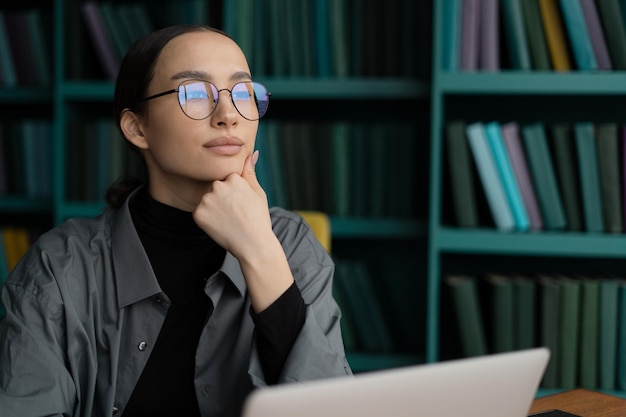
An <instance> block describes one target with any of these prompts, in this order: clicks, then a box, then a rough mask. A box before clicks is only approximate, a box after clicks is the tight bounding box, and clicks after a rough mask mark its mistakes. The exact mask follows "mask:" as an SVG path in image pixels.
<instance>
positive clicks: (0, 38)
mask: <svg viewBox="0 0 626 417" xmlns="http://www.w3.org/2000/svg"><path fill="white" fill-rule="evenodd" d="M15 71H16V69H15V62H14V61H13V56H12V55H11V47H10V44H9V35H8V33H7V28H6V25H5V23H4V12H3V11H2V10H0V83H2V85H3V86H5V87H15V86H16V85H17V74H16V72H15Z"/></svg>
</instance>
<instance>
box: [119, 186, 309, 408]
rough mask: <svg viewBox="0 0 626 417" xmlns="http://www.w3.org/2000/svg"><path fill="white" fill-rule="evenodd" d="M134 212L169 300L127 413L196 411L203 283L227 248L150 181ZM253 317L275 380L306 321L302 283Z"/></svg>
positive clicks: (206, 302) (207, 305)
mask: <svg viewBox="0 0 626 417" xmlns="http://www.w3.org/2000/svg"><path fill="white" fill-rule="evenodd" d="M130 213H131V216H132V219H133V223H134V225H135V228H136V229H137V232H138V234H139V238H140V239H141V242H142V244H143V246H144V249H145V251H146V253H147V255H148V258H149V260H150V263H151V265H152V268H153V270H154V273H155V275H156V278H157V280H158V282H159V285H160V286H161V289H162V290H163V292H164V293H165V294H166V295H167V296H168V298H169V299H170V301H171V305H170V308H169V310H168V312H167V315H166V317H165V322H164V324H163V327H162V329H161V332H160V333H159V337H158V339H157V341H156V344H155V346H154V349H153V351H152V353H151V354H150V358H149V360H148V363H147V364H146V367H145V368H144V370H143V373H142V374H141V377H140V379H139V381H138V383H137V385H136V386H135V389H134V390H133V394H132V396H131V398H130V400H129V403H128V405H127V407H126V410H125V411H124V416H125V417H129V416H143V415H150V416H157V415H184V416H199V415H200V413H199V410H198V402H197V399H196V394H195V388H194V368H195V354H196V348H197V346H198V340H199V338H200V334H201V333H202V329H203V327H204V324H205V323H206V321H207V320H208V318H209V317H210V315H211V313H212V311H213V305H212V302H211V300H210V298H209V297H208V296H207V295H206V294H205V292H204V286H205V284H206V280H207V279H208V277H210V276H211V275H212V274H214V273H215V272H216V271H217V270H218V269H219V268H220V266H221V265H222V263H223V261H224V256H225V254H226V251H225V250H224V249H223V248H222V247H220V246H219V245H218V244H217V243H215V242H214V241H213V240H212V239H211V238H210V237H209V236H208V235H207V234H206V233H205V232H204V231H203V230H202V229H200V228H199V227H198V225H197V224H196V223H195V222H194V220H193V217H192V214H191V213H190V212H186V211H182V210H179V209H176V208H173V207H171V206H167V205H165V204H162V203H159V202H158V201H156V200H154V199H153V198H151V197H150V195H149V193H148V192H147V188H145V187H144V188H143V189H141V190H139V191H138V192H137V193H136V194H135V196H134V198H133V200H132V201H131V202H130ZM294 313H295V314H294ZM252 318H253V319H254V322H255V325H256V329H257V334H258V336H257V338H258V343H257V348H258V350H259V356H260V358H261V362H262V365H263V369H264V371H265V373H266V379H267V380H268V383H275V382H276V381H277V380H278V376H279V375H280V372H281V370H282V367H283V365H284V361H285V359H286V357H287V354H288V353H289V351H290V350H291V346H292V345H293V341H294V340H295V338H296V337H297V334H298V332H299V331H300V329H301V327H302V324H303V323H304V301H303V300H302V296H301V295H300V291H299V290H298V288H297V286H296V285H295V284H294V285H292V286H291V288H290V289H289V290H287V291H286V292H285V293H284V294H283V295H282V296H281V297H279V299H278V300H276V301H275V302H274V304H272V305H271V306H270V307H269V308H267V309H266V310H265V311H263V312H262V313H260V314H253V315H252ZM218 343H219V342H218ZM217 383H219V382H217ZM170 412H173V414H171V413H170Z"/></svg>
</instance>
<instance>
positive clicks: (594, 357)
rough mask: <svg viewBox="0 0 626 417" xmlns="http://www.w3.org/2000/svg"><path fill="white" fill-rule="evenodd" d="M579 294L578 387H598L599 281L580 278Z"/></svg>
mask: <svg viewBox="0 0 626 417" xmlns="http://www.w3.org/2000/svg"><path fill="white" fill-rule="evenodd" d="M580 281H581V284H580V285H581V288H580V290H581V294H580V308H581V313H580V363H579V365H578V366H579V369H580V378H579V380H580V386H581V387H582V388H587V389H596V388H597V387H598V337H599V333H598V327H599V311H600V310H599V307H600V285H599V280H597V279H594V278H591V277H581V278H580Z"/></svg>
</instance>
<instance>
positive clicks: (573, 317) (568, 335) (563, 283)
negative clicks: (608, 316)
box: [558, 277, 580, 389]
mask: <svg viewBox="0 0 626 417" xmlns="http://www.w3.org/2000/svg"><path fill="white" fill-rule="evenodd" d="M558 285H559V286H560V290H559V291H560V297H561V303H560V307H561V311H560V317H561V320H560V325H559V336H560V341H559V344H560V347H561V352H560V359H561V366H560V370H561V372H560V381H561V383H560V387H561V388H565V389H573V388H575V387H576V386H577V384H578V364H579V362H578V361H579V356H578V355H579V352H578V346H579V328H580V321H579V316H580V285H579V282H578V281H577V280H575V279H572V278H569V277H561V278H560V279H559V281H558Z"/></svg>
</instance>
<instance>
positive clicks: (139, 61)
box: [106, 25, 228, 207]
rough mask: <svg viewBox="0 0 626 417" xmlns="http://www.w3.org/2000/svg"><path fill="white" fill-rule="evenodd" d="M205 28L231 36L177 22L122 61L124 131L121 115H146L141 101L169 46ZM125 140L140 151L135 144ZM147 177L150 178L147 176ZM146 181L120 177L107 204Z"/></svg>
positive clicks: (118, 103)
mask: <svg viewBox="0 0 626 417" xmlns="http://www.w3.org/2000/svg"><path fill="white" fill-rule="evenodd" d="M205 31H206V32H217V33H220V34H222V35H224V36H227V37H228V35H226V33H224V32H222V31H221V30H219V29H215V28H213V27H210V26H203V25H175V26H168V27H165V28H162V29H159V30H156V31H154V32H151V33H149V34H148V35H146V36H144V37H142V38H140V39H139V40H138V41H136V42H135V43H134V44H133V45H132V46H131V47H130V48H129V50H128V52H127V53H126V55H125V56H124V59H123V60H122V62H121V64H120V70H119V72H118V74H117V81H116V83H115V95H114V98H113V118H114V121H115V124H116V125H117V128H118V130H120V132H121V128H120V117H121V115H122V112H124V111H125V110H126V109H128V110H130V111H132V112H134V113H136V114H138V115H140V116H143V115H144V114H145V112H146V109H147V103H146V102H140V100H141V99H142V98H143V97H145V96H146V92H147V90H148V86H149V85H150V82H151V81H152V78H153V77H154V67H155V66H156V63H157V60H158V58H159V55H160V54H161V51H162V50H163V48H164V47H165V45H167V44H168V43H169V42H170V41H171V40H172V39H174V38H175V37H177V36H180V35H183V34H185V33H190V32H205ZM121 133H122V135H123V134H124V133H123V132H121ZM125 142H127V143H128V144H129V146H130V147H131V149H133V150H134V151H135V152H137V149H136V148H135V146H134V145H132V144H131V143H130V142H128V141H125ZM140 159H143V158H140ZM144 171H145V167H144ZM144 176H145V177H146V179H147V175H144ZM143 182H144V180H142V179H139V178H136V177H123V178H121V179H119V180H117V181H116V182H115V183H114V184H113V185H111V187H109V189H108V190H107V192H106V201H107V203H108V204H109V205H110V206H112V207H120V206H121V205H122V203H123V202H124V200H126V198H127V197H128V195H129V194H130V193H131V192H132V191H133V190H134V189H135V188H137V187H138V186H140V185H141V184H143Z"/></svg>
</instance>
